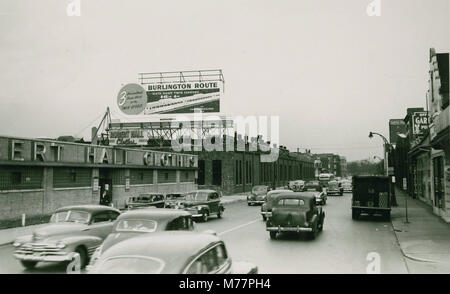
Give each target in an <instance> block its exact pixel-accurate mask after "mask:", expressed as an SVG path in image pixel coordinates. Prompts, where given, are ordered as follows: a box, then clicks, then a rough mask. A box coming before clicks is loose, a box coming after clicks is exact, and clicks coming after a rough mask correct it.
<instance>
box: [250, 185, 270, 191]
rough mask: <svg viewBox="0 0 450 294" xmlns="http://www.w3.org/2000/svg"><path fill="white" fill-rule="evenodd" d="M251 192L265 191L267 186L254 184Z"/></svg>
mask: <svg viewBox="0 0 450 294" xmlns="http://www.w3.org/2000/svg"><path fill="white" fill-rule="evenodd" d="M252 192H253V193H262V192H267V186H255V187H253V189H252Z"/></svg>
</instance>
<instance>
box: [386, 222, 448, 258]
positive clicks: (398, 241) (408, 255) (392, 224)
mask: <svg viewBox="0 0 450 294" xmlns="http://www.w3.org/2000/svg"><path fill="white" fill-rule="evenodd" d="M391 226H392V230H393V232H394V235H395V239H396V240H397V244H398V247H399V248H400V252H401V253H402V255H403V257H405V258H408V259H410V260H413V261H417V262H423V263H441V262H439V261H435V260H430V259H424V258H419V257H414V256H412V255H410V254H407V253H405V251H404V250H403V248H402V245H401V243H400V240H399V239H398V235H397V232H399V229H396V228H395V226H394V223H393V222H392V220H391ZM400 232H403V231H401V230H400Z"/></svg>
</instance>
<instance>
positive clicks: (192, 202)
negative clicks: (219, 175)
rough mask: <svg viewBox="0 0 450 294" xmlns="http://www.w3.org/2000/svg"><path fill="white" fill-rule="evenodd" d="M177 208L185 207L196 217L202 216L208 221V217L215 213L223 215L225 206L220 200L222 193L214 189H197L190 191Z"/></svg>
mask: <svg viewBox="0 0 450 294" xmlns="http://www.w3.org/2000/svg"><path fill="white" fill-rule="evenodd" d="M176 208H179V209H184V210H186V211H188V212H189V213H190V214H192V217H194V218H201V220H202V221H204V222H206V221H208V218H209V217H210V216H211V215H213V214H215V215H217V217H218V218H221V217H222V214H223V211H224V210H225V208H224V207H223V205H222V203H221V202H220V195H219V193H218V192H217V191H214V190H197V191H193V192H189V193H187V194H186V195H185V197H184V199H183V200H181V201H179V202H178V203H177V206H176Z"/></svg>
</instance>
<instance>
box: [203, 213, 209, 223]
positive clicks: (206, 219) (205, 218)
mask: <svg viewBox="0 0 450 294" xmlns="http://www.w3.org/2000/svg"><path fill="white" fill-rule="evenodd" d="M207 221H208V213H207V212H206V211H203V212H202V222H204V223H206V222H207Z"/></svg>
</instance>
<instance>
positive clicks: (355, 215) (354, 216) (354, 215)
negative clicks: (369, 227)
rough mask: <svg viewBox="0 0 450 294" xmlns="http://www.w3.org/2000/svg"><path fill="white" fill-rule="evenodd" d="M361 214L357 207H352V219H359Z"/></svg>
mask: <svg viewBox="0 0 450 294" xmlns="http://www.w3.org/2000/svg"><path fill="white" fill-rule="evenodd" d="M359 215H360V212H359V210H357V209H352V219H354V220H357V219H359Z"/></svg>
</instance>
